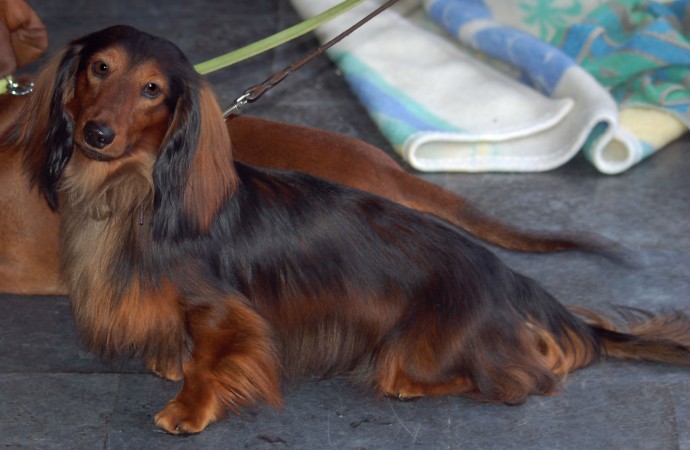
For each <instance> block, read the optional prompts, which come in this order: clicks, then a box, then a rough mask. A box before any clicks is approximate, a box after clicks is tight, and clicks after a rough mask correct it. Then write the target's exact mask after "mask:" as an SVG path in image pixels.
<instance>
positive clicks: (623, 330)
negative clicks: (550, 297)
mask: <svg viewBox="0 0 690 450" xmlns="http://www.w3.org/2000/svg"><path fill="white" fill-rule="evenodd" d="M570 309H571V311H572V312H573V313H575V314H577V315H579V316H581V317H583V318H584V319H585V320H586V322H587V324H588V325H589V327H590V328H591V329H592V331H593V332H594V334H595V336H596V337H597V338H598V340H599V342H600V345H601V348H602V350H603V351H604V355H605V356H606V357H609V358H613V359H626V360H638V361H650V362H659V363H667V364H676V365H683V366H690V318H688V316H687V315H685V314H684V313H682V312H679V311H676V312H674V313H672V314H668V315H664V316H656V315H653V314H652V313H649V312H647V311H643V310H639V309H633V308H620V309H619V310H618V311H619V313H620V315H621V317H622V319H623V322H624V323H623V325H622V326H617V325H616V324H614V323H613V322H612V321H610V320H608V319H606V318H604V317H603V316H601V315H599V314H597V313H594V312H593V311H591V310H588V309H584V308H579V307H571V308H570Z"/></svg>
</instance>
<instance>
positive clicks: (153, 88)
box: [143, 83, 161, 98]
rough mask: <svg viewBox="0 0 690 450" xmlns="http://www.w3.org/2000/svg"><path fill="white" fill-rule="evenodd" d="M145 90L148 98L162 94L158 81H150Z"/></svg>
mask: <svg viewBox="0 0 690 450" xmlns="http://www.w3.org/2000/svg"><path fill="white" fill-rule="evenodd" d="M143 92H144V95H145V96H147V97H148V98H156V97H158V96H159V95H160V94H161V88H160V86H158V85H157V84H156V83H148V84H147V85H146V86H144V90H143Z"/></svg>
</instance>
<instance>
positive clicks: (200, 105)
mask: <svg viewBox="0 0 690 450" xmlns="http://www.w3.org/2000/svg"><path fill="white" fill-rule="evenodd" d="M195 81H197V83H195V85H196V86H192V85H187V86H186V87H185V88H184V89H183V92H182V94H181V95H180V97H179V99H178V101H177V104H176V106H175V112H174V114H173V118H172V121H171V125H170V128H169V129H168V132H167V134H166V136H165V138H164V139H163V143H162V145H161V149H160V152H159V156H158V158H157V160H156V164H155V166H154V171H153V180H154V185H155V188H156V199H155V213H154V236H155V237H156V238H162V237H172V236H177V235H179V234H180V233H182V234H184V233H187V232H192V233H202V234H204V233H207V232H208V231H209V229H210V227H211V223H212V221H213V219H214V217H215V215H216V213H217V212H218V210H219V209H220V208H221V207H222V206H223V203H224V202H225V201H226V199H228V197H230V196H231V195H232V194H233V193H234V192H235V190H236V188H237V175H236V172H235V166H234V162H233V159H232V151H231V147H230V134H229V132H228V129H227V127H226V124H225V119H224V118H223V113H222V111H221V109H220V106H219V105H218V102H217V101H216V99H215V95H214V94H213V91H212V90H211V88H210V87H209V86H208V84H207V83H206V82H205V81H203V80H200V79H199V80H195Z"/></svg>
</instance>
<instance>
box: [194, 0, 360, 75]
mask: <svg viewBox="0 0 690 450" xmlns="http://www.w3.org/2000/svg"><path fill="white" fill-rule="evenodd" d="M361 2H362V0H345V1H344V2H342V3H339V4H338V5H336V6H334V7H332V8H330V9H328V10H326V11H324V12H322V13H321V14H319V15H317V16H314V17H312V18H310V19H307V20H305V21H303V22H300V23H298V24H297V25H294V26H292V27H290V28H286V29H285V30H283V31H280V32H278V33H276V34H274V35H271V36H269V37H267V38H264V39H261V40H259V41H256V42H254V43H252V44H249V45H247V46H245V47H242V48H239V49H237V50H234V51H232V52H230V53H226V54H224V55H221V56H218V57H216V58H213V59H209V60H208V61H204V62H202V63H199V64H197V65H195V66H194V68H195V69H196V70H197V72H199V73H201V74H202V75H206V74H208V73H211V72H215V71H216V70H220V69H223V68H225V67H228V66H231V65H233V64H235V63H238V62H240V61H244V60H245V59H248V58H251V57H252V56H256V55H258V54H260V53H263V52H265V51H267V50H270V49H272V48H275V47H278V46H279V45H281V44H284V43H286V42H289V41H291V40H293V39H295V38H298V37H300V36H303V35H305V34H307V33H309V32H310V31H312V30H314V29H315V28H316V27H318V26H319V25H321V24H323V23H326V22H328V21H329V20H331V19H333V18H335V17H337V16H339V15H340V14H342V13H344V12H346V11H349V10H350V9H352V8H354V7H355V6H357V4H359V3H361Z"/></svg>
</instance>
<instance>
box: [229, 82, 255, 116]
mask: <svg viewBox="0 0 690 450" xmlns="http://www.w3.org/2000/svg"><path fill="white" fill-rule="evenodd" d="M251 96H252V91H251V89H248V90H246V91H244V94H242V95H240V96H239V97H237V98H236V99H235V101H234V102H232V104H231V105H230V106H228V107H227V108H225V109H224V110H223V117H224V118H226V119H227V118H228V117H229V116H230V115H232V114H237V113H239V112H240V109H242V107H243V106H244V105H246V104H247V103H249V98H250V97H251Z"/></svg>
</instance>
